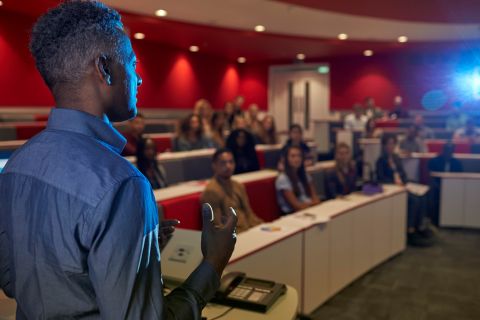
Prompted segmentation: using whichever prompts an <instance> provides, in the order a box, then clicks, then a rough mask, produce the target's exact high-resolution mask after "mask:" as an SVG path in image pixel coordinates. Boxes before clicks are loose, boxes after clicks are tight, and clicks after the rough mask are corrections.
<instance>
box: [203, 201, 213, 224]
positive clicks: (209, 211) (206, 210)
mask: <svg viewBox="0 0 480 320" xmlns="http://www.w3.org/2000/svg"><path fill="white" fill-rule="evenodd" d="M202 220H203V228H206V227H211V226H212V225H213V224H212V222H213V220H214V215H213V208H212V206H211V205H210V204H209V203H204V204H203V205H202Z"/></svg>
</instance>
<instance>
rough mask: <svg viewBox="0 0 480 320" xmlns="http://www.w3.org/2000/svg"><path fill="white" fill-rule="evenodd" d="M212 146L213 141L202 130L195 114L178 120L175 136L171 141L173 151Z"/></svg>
mask: <svg viewBox="0 0 480 320" xmlns="http://www.w3.org/2000/svg"><path fill="white" fill-rule="evenodd" d="M206 148H213V142H212V140H211V139H209V138H208V137H206V136H205V135H204V132H203V126H202V122H201V121H200V118H199V117H198V116H197V115H195V114H190V115H188V116H187V117H186V118H184V119H183V120H181V121H180V123H179V127H178V132H177V136H176V137H175V140H174V142H173V149H174V151H190V150H197V149H206Z"/></svg>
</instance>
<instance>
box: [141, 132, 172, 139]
mask: <svg viewBox="0 0 480 320" xmlns="http://www.w3.org/2000/svg"><path fill="white" fill-rule="evenodd" d="M143 136H144V137H147V138H173V137H174V136H175V134H174V133H172V132H164V133H144V134H143Z"/></svg>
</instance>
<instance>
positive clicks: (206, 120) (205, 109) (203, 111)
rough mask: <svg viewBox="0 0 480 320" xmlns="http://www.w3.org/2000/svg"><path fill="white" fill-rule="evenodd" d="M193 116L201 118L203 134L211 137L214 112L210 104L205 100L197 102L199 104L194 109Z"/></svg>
mask: <svg viewBox="0 0 480 320" xmlns="http://www.w3.org/2000/svg"><path fill="white" fill-rule="evenodd" d="M193 114H195V115H197V116H198V117H199V118H200V122H201V123H202V130H203V134H204V135H205V136H207V137H211V136H212V128H211V126H210V121H211V119H212V115H213V110H212V105H211V104H210V102H209V101H208V100H207V99H203V98H202V99H199V100H197V102H195V106H194V107H193Z"/></svg>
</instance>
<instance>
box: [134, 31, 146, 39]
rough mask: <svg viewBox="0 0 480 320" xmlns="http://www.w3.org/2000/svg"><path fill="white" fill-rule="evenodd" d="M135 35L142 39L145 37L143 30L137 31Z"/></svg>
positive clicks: (136, 37)
mask: <svg viewBox="0 0 480 320" xmlns="http://www.w3.org/2000/svg"><path fill="white" fill-rule="evenodd" d="M133 37H134V38H135V39H137V40H142V39H145V34H144V33H141V32H137V33H135V34H134V35H133Z"/></svg>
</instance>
